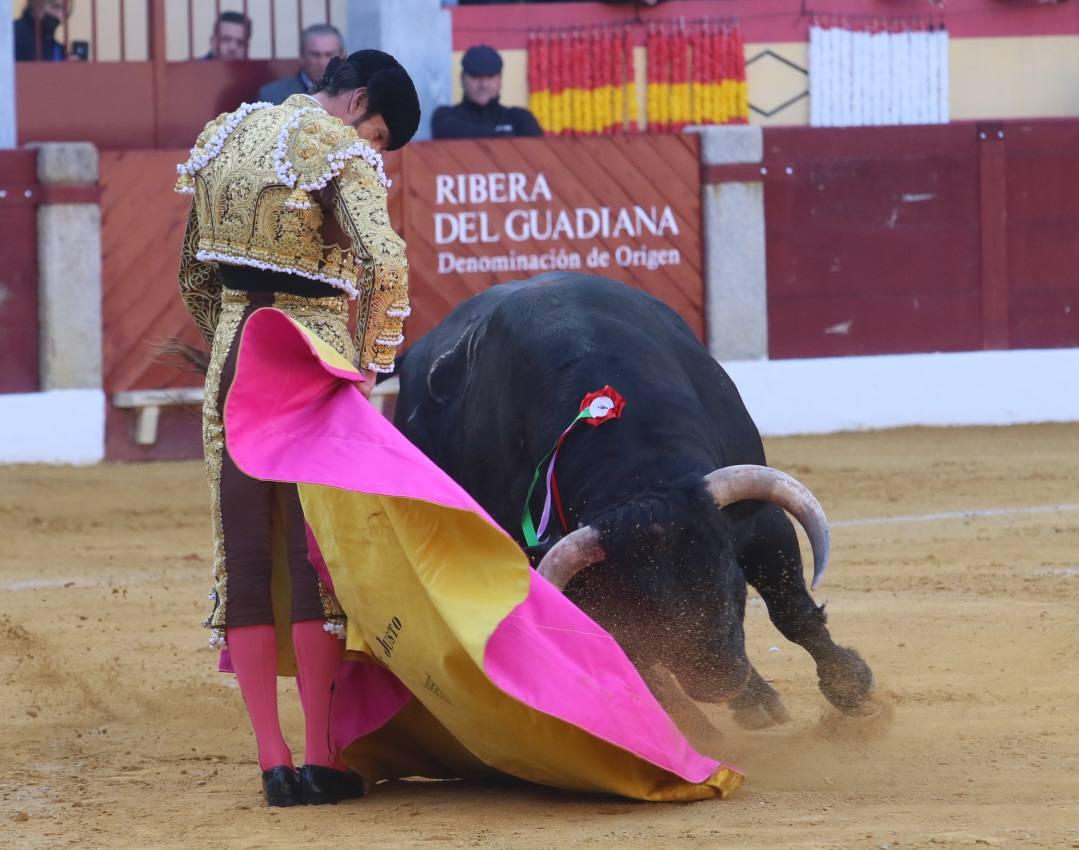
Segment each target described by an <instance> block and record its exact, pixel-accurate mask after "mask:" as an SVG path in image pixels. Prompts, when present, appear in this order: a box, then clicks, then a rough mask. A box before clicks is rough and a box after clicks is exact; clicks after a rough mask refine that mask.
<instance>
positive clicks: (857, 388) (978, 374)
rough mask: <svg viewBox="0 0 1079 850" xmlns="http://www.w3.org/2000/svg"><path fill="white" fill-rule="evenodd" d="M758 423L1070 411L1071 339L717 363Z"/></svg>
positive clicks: (765, 429)
mask: <svg viewBox="0 0 1079 850" xmlns="http://www.w3.org/2000/svg"><path fill="white" fill-rule="evenodd" d="M723 368H725V369H726V370H727V372H728V374H730V376H731V378H732V379H733V380H734V383H735V385H736V386H737V387H738V391H739V392H740V393H741V394H742V399H743V401H745V404H746V407H747V408H748V409H749V413H750V415H751V416H752V417H753V419H754V421H755V422H756V423H757V427H758V428H759V429H760V432H761V433H762V434H764V435H767V436H775V437H781V436H787V435H793V434H826V433H831V432H834V431H860V430H867V429H877V428H898V427H903V426H909V425H1018V424H1023V423H1033V422H1068V421H1079V378H1077V376H1079V349H1076V348H1061V349H1039V350H1034V351H974V352H961V353H955V354H896V355H885V356H875V357H821V358H810V359H805V360H753V361H749V360H746V361H732V362H729V363H724V364H723Z"/></svg>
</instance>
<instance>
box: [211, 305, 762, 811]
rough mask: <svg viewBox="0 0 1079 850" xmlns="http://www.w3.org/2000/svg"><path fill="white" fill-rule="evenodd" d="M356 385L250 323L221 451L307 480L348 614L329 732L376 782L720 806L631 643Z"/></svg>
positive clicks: (274, 317) (327, 357)
mask: <svg viewBox="0 0 1079 850" xmlns="http://www.w3.org/2000/svg"><path fill="white" fill-rule="evenodd" d="M359 381H362V376H361V375H360V374H359V373H358V372H357V371H356V370H355V369H354V368H353V367H352V366H351V365H350V364H349V363H348V362H347V361H346V360H344V359H343V358H342V357H341V356H340V355H339V354H337V352H336V351H334V350H333V349H332V348H330V346H328V345H326V344H325V343H324V342H323V341H322V340H320V339H319V338H318V337H317V336H315V335H314V334H313V333H311V332H310V331H308V330H306V329H305V328H303V327H302V326H301V325H299V324H298V323H296V322H295V321H293V320H292V319H291V318H289V317H288V316H286V315H285V314H284V313H281V312H279V311H277V310H272V309H263V310H259V311H258V312H257V313H255V314H254V315H252V316H251V318H250V319H249V320H248V322H247V325H246V327H245V329H244V332H243V336H242V339H241V342H240V349H239V354H238V361H237V368H236V377H235V380H234V382H233V385H232V388H231V390H230V391H229V394H228V398H227V401H226V404H225V419H226V426H227V427H226V433H227V435H228V450H229V452H230V453H231V455H232V457H233V458H234V459H235V461H236V463H237V465H238V466H239V467H240V469H242V470H243V471H244V472H246V473H247V474H248V475H252V476H254V477H256V478H261V479H264V480H272V481H287V482H296V483H298V484H299V490H300V498H301V501H302V503H303V510H304V515H305V517H306V519H307V522H308V525H309V528H310V533H311V534H310V536H311V537H312V538H313V539H312V540H311V541H310V542H311V552H312V560H313V562H315V563H316V566H318V567H319V568H320V569H321V570H323V571H324V576H325V577H326V578H327V579H328V581H329V582H331V583H332V587H333V589H334V592H335V593H336V595H337V598H338V600H339V601H340V603H341V605H342V607H343V608H344V610H345V612H346V613H347V615H348V625H347V637H346V640H347V644H346V646H347V649H348V654H347V658H348V659H349V660H347V661H346V662H345V663H344V664H342V667H341V670H340V672H339V675H338V679H337V683H336V685H335V694H334V707H333V719H332V727H333V735H334V738H335V741H336V743H337V745H338V746H339V748H340V749H341V751H342V755H343V758H344V759H345V761H346V762H347V763H348V764H349V765H350V766H351V767H352V768H353V769H355V770H357V771H359V772H360V773H361V774H363V775H364V776H366V777H367V778H368V779H369V780H372V781H377V780H379V779H386V778H397V777H403V776H427V777H474V776H478V775H483V774H490V773H491V772H499V771H500V772H503V773H507V774H511V775H513V776H516V777H519V778H521V779H526V780H529V781H532V782H537V783H542V784H544V785H551V786H555V787H558V788H565V789H569V790H576V791H599V792H608V793H612V794H620V795H623V796H626V797H632V798H637V799H642V800H696V799H702V798H707V797H713V796H721V797H722V796H726V795H727V794H729V793H730V792H732V791H734V790H735V789H736V788H737V787H738V786H739V785H740V784H741V782H742V775H741V774H740V773H739V772H738V770H737V769H736V768H733V767H731V766H729V765H726V764H723V763H721V762H717V761H714V760H712V759H709V758H705V757H704V756H702V755H700V754H698V753H696V752H695V751H694V750H693V749H692V748H691V747H690V746H689V743H688V742H687V741H686V740H685V738H684V737H683V736H682V735H681V733H680V732H679V731H678V729H677V728H676V727H675V725H674V723H673V722H672V721H671V719H670V718H669V717H668V716H667V714H666V713H665V712H664V711H663V709H662V708H661V707H660V705H659V703H657V702H656V700H655V698H654V697H653V696H652V694H651V693H650V692H649V690H648V688H647V686H646V685H645V684H644V682H643V680H642V679H641V677H640V676H639V675H638V673H637V671H636V670H635V669H634V667H633V666H632V664H631V663H630V662H629V660H628V659H627V658H626V656H625V654H624V653H623V652H622V650H621V648H620V647H619V646H618V644H617V643H615V641H614V639H613V638H611V637H610V636H609V635H608V634H607V633H606V632H605V631H604V630H603V629H602V628H600V627H599V626H598V625H596V623H594V622H592V620H590V619H589V618H588V617H587V616H585V615H584V614H583V613H582V612H581V611H579V610H578V609H577V608H576V607H575V606H574V605H573V604H572V603H571V602H570V601H569V600H567V599H566V598H565V597H564V596H563V595H562V594H561V593H560V592H559V591H558V590H557V589H555V588H554V586H552V585H551V584H549V583H548V582H547V581H546V580H545V579H543V578H541V577H540V576H539V575H537V574H536V573H535V572H534V571H533V570H532V569H531V568H530V567H529V564H528V560H527V558H526V557H525V555H524V553H523V552H522V551H521V549H520V548H519V547H518V546H517V544H516V543H515V542H514V541H513V539H512V538H511V537H510V536H509V535H508V534H506V533H505V532H504V531H503V530H502V529H501V528H499V527H498V526H497V525H496V524H495V523H494V521H493V520H491V518H490V517H489V516H487V514H486V512H485V511H484V510H483V509H482V508H481V507H480V506H479V505H478V504H476V503H475V502H474V501H473V500H472V499H471V498H470V497H469V496H468V494H467V493H465V492H464V491H463V490H462V489H461V488H460V487H459V486H457V484H455V483H454V482H453V481H452V480H451V479H450V478H449V477H448V476H447V475H446V474H445V473H443V472H442V471H441V470H440V469H439V468H438V467H437V466H435V465H434V464H433V463H432V462H431V461H430V460H428V459H427V458H426V457H425V456H424V455H423V454H422V453H421V452H420V451H419V449H417V448H416V447H415V446H413V445H412V444H411V443H409V442H408V440H406V439H405V438H404V437H403V436H402V435H401V434H400V433H399V432H398V431H397V430H396V429H395V428H393V426H392V425H391V424H390V423H389V422H387V421H386V419H385V418H383V416H382V415H381V414H380V413H378V412H377V411H376V410H375V409H374V408H373V407H372V406H371V405H370V404H369V403H368V402H367V401H366V399H364V397H363V396H362V395H361V393H360V392H359V390H358V389H357V387H356V384H357V382H359Z"/></svg>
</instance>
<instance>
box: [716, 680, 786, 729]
mask: <svg viewBox="0 0 1079 850" xmlns="http://www.w3.org/2000/svg"><path fill="white" fill-rule="evenodd" d="M730 706H731V708H732V709H734V722H735V723H737V724H738V725H739V726H741V727H742V728H743V729H767V728H768V727H769V726H776V725H778V724H780V723H788V722H789V721H790V719H791V716H790V712H788V711H787V707H786V706H785V705H783V700H781V699H780V698H779V694H778V693H776V690H775V688H773V687H772V686H771V685H769V684H768V683H767V682H765V681H764V680H763V679H761V678H760V676H759V675H754V676H751V677H750V681H749V684H748V685H746V688H745V690H744V691H742V693H740V694H739V695H738V696H737V697H735V698H734V699H733V700H731V703H730Z"/></svg>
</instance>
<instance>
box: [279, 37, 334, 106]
mask: <svg viewBox="0 0 1079 850" xmlns="http://www.w3.org/2000/svg"><path fill="white" fill-rule="evenodd" d="M344 55H345V40H344V39H343V38H341V33H340V32H338V30H337V27H333V26H330V25H329V24H314V25H313V26H309V27H308V28H307V29H305V30H304V31H303V32H302V33H301V34H300V70H299V73H296V74H293V75H292V76H291V77H285V78H283V79H280V80H274V81H273V82H272V83H266V85H264V86H263V87H262V88H261V89H259V100H264V101H268V102H270V103H275V104H281V103H284V102H285V101H286V100H287V99H288V98H289V97H291V96H292V95H294V94H310V93H311V91H312V90H314V88H315V87H316V86H317V85H318V84H319V83H321V82H322V75H323V74H325V73H326V66H327V65H329V64H330V60H331V59H333V57H335V56H340V57H342V58H344Z"/></svg>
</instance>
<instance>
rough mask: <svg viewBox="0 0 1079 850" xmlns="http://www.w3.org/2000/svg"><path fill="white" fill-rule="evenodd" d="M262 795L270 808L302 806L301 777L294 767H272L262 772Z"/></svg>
mask: <svg viewBox="0 0 1079 850" xmlns="http://www.w3.org/2000/svg"><path fill="white" fill-rule="evenodd" d="M262 793H263V794H264V795H265V796H266V803H267V805H270V806H298V805H300V777H299V775H298V774H297V773H296V768H294V767H284V766H281V767H271V768H270V769H269V770H264V771H262Z"/></svg>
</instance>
